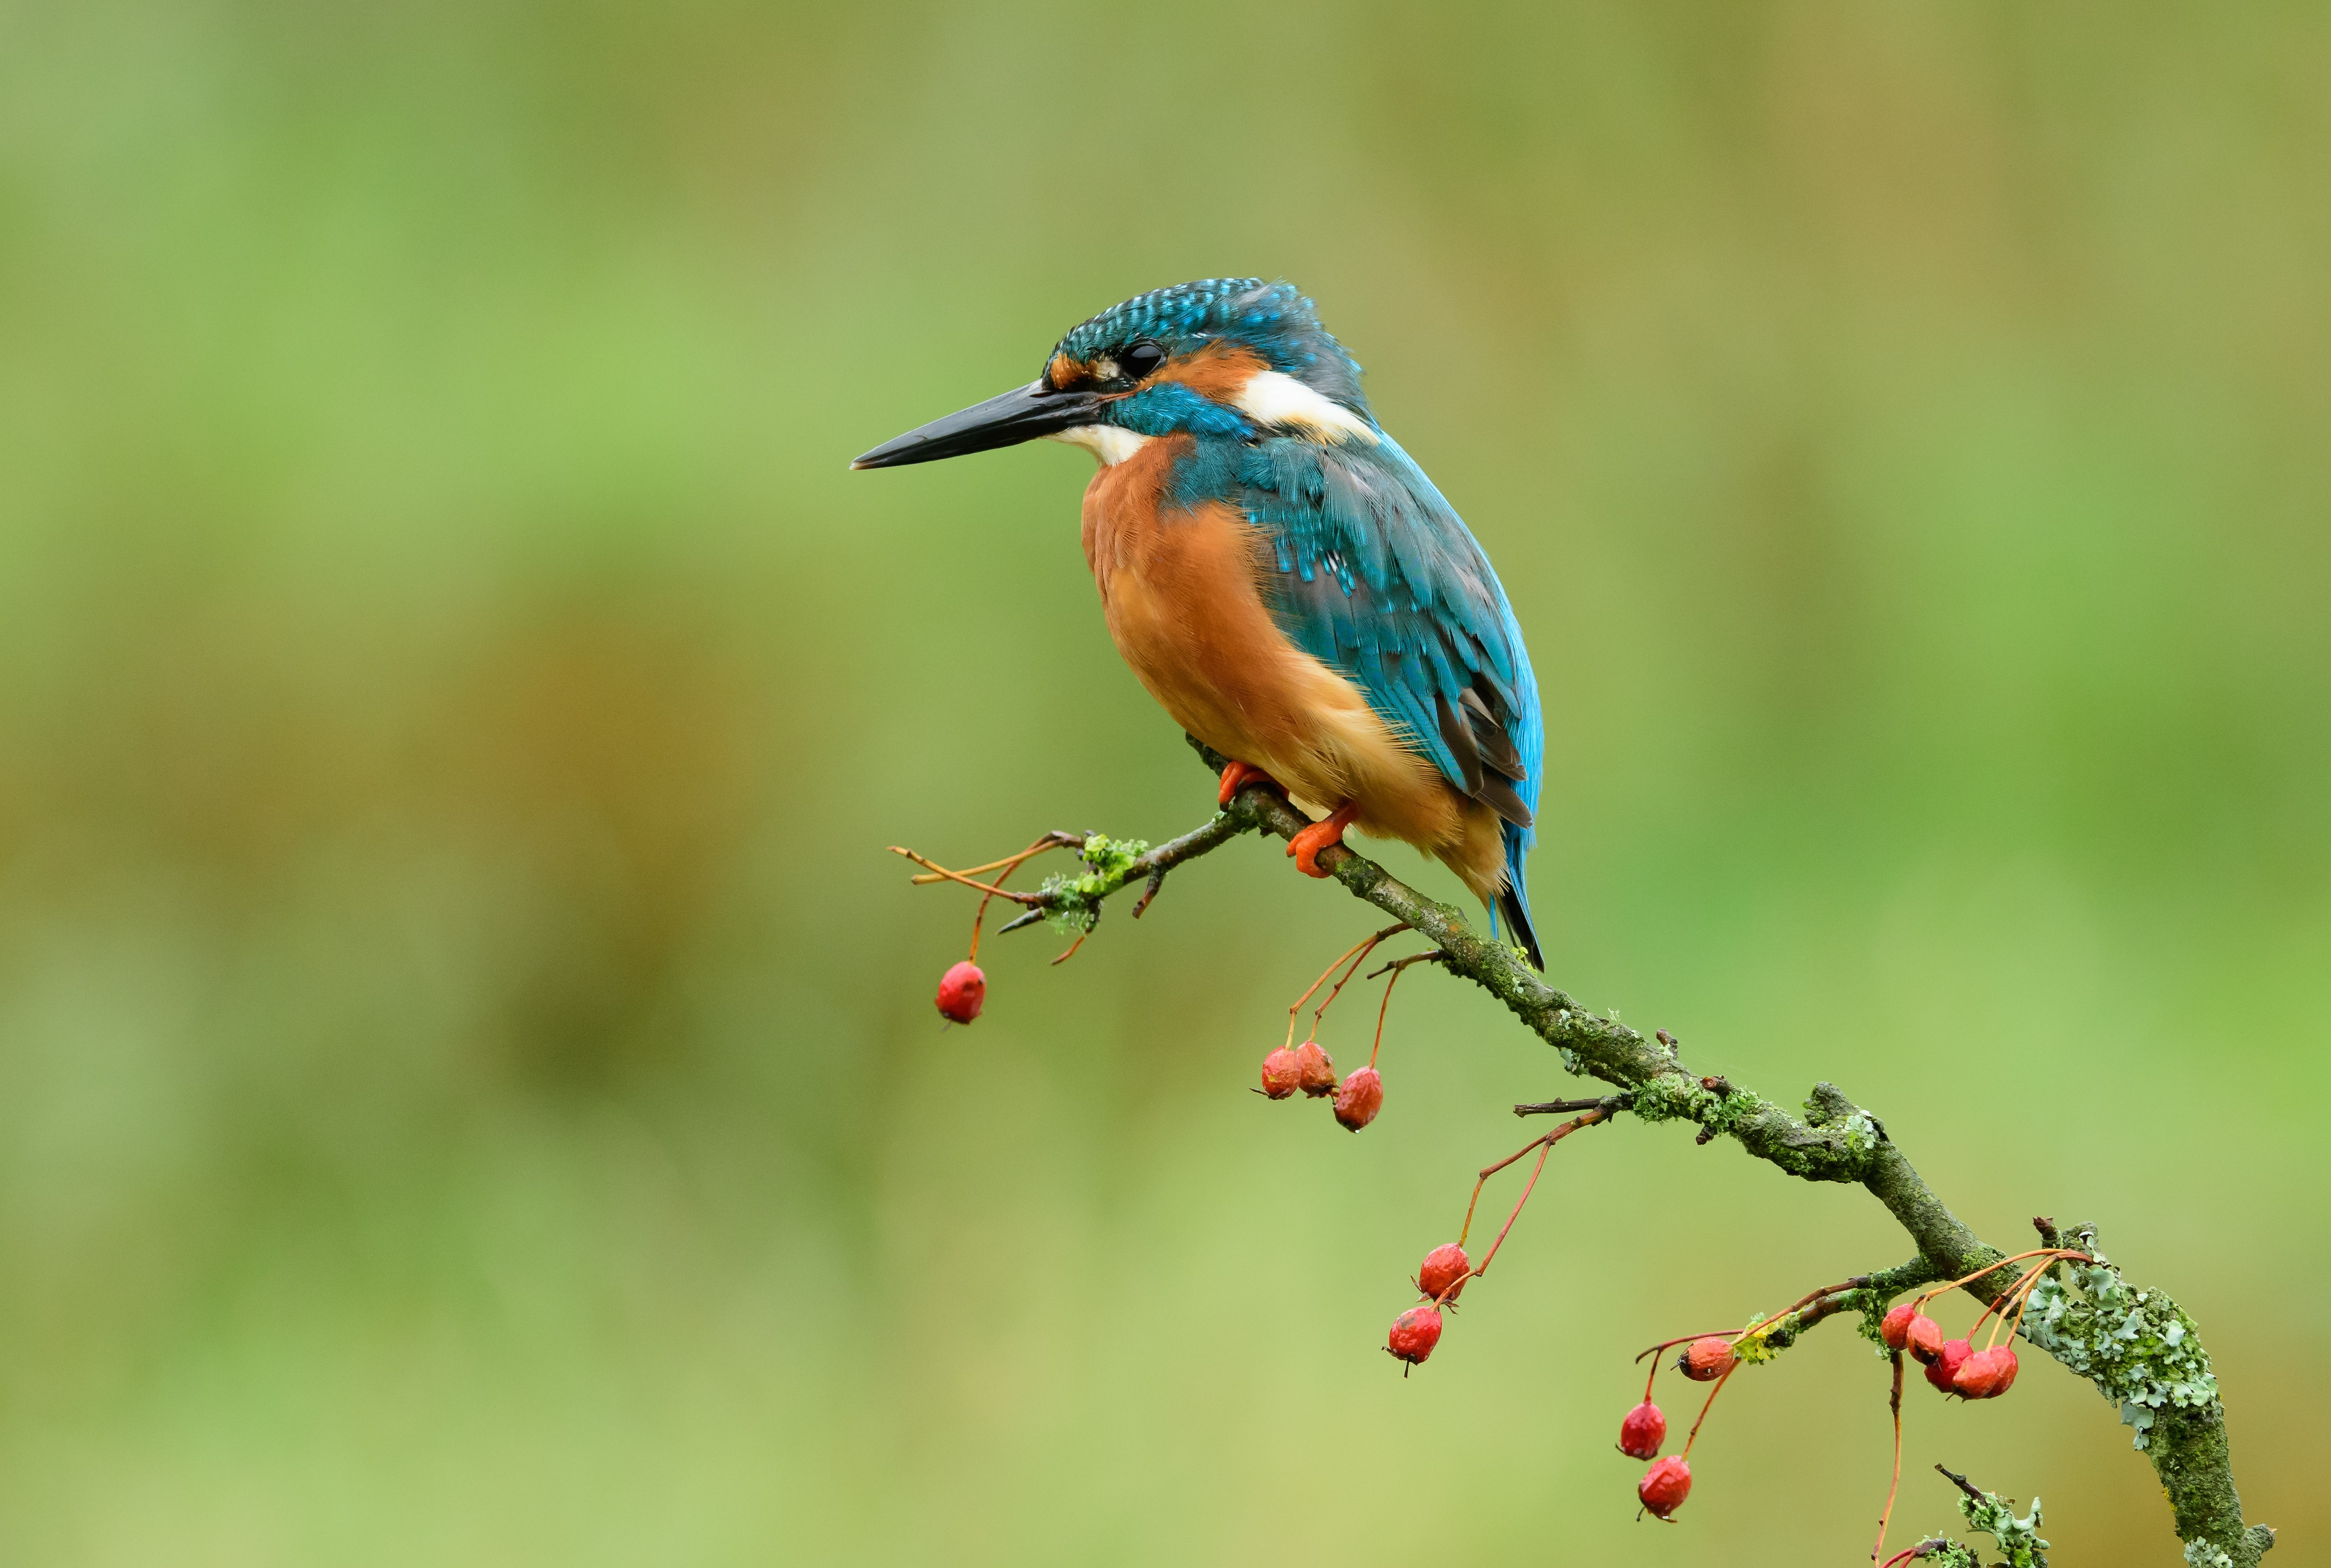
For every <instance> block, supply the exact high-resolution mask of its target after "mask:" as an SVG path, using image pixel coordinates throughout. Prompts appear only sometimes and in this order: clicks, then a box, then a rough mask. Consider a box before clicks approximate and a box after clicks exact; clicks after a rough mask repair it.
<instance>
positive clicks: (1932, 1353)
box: [1902, 1312, 1943, 1365]
mask: <svg viewBox="0 0 2331 1568" xmlns="http://www.w3.org/2000/svg"><path fill="white" fill-rule="evenodd" d="M1902 1342H1903V1343H1902V1348H1903V1349H1905V1350H1907V1351H1908V1352H1909V1353H1910V1358H1911V1359H1912V1360H1913V1361H1919V1362H1925V1363H1927V1364H1929V1365H1932V1364H1933V1363H1934V1359H1935V1357H1936V1356H1938V1355H1940V1354H1943V1326H1942V1325H1941V1324H1939V1323H1936V1321H1935V1320H1934V1319H1933V1318H1931V1317H1929V1316H1927V1315H1926V1314H1925V1313H1923V1312H1921V1313H1918V1314H1917V1315H1916V1316H1913V1317H1912V1318H1911V1319H1910V1323H1909V1326H1908V1328H1906V1329H1905V1330H1904V1331H1903V1335H1902Z"/></svg>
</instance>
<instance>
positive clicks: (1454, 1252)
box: [1416, 1241, 1473, 1301]
mask: <svg viewBox="0 0 2331 1568" xmlns="http://www.w3.org/2000/svg"><path fill="white" fill-rule="evenodd" d="M1472 1271H1473V1260H1472V1259H1470V1258H1468V1257H1466V1256H1465V1249H1463V1248H1462V1247H1460V1246H1459V1245H1457V1243H1456V1242H1454V1241H1443V1242H1442V1243H1441V1245H1440V1246H1438V1247H1435V1248H1434V1249H1433V1250H1432V1251H1430V1252H1427V1253H1426V1254H1425V1255H1424V1261H1423V1262H1422V1263H1421V1264H1419V1265H1418V1266H1417V1269H1416V1288H1418V1289H1419V1290H1422V1291H1423V1292H1424V1294H1426V1295H1427V1296H1430V1297H1432V1299H1433V1300H1435V1301H1438V1300H1440V1299H1441V1297H1444V1296H1445V1297H1448V1298H1449V1299H1450V1300H1451V1301H1454V1300H1456V1299H1457V1297H1459V1296H1460V1295H1461V1294H1463V1292H1464V1289H1465V1278H1466V1276H1467V1275H1469V1274H1470V1273H1471V1272H1472Z"/></svg>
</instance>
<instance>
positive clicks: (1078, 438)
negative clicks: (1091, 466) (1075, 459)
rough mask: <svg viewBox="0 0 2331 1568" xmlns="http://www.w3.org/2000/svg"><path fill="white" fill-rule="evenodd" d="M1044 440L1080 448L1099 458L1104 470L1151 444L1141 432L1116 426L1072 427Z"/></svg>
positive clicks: (1087, 425)
mask: <svg viewBox="0 0 2331 1568" xmlns="http://www.w3.org/2000/svg"><path fill="white" fill-rule="evenodd" d="M1044 439H1045V440H1046V441H1064V442H1068V443H1069V444H1070V446H1080V447H1082V448H1084V449H1085V450H1086V451H1089V452H1090V453H1092V454H1093V456H1095V457H1097V458H1099V460H1100V466H1101V467H1103V468H1115V467H1116V466H1117V465H1118V463H1121V462H1123V461H1125V460H1126V459H1127V458H1129V457H1131V456H1132V455H1133V454H1134V453H1135V452H1137V451H1140V450H1141V449H1142V448H1143V447H1145V446H1147V445H1148V444H1149V438H1148V437H1147V436H1146V435H1143V434H1142V433H1141V432H1138V431H1132V430H1126V429H1124V428H1122V427H1120V426H1118V425H1114V424H1078V425H1071V426H1070V427H1069V428H1068V429H1067V430H1064V431H1061V432H1060V433H1059V434H1057V435H1048V436H1046V437H1045V438H1044Z"/></svg>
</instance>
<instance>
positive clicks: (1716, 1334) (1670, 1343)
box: [1635, 1328, 1732, 1361]
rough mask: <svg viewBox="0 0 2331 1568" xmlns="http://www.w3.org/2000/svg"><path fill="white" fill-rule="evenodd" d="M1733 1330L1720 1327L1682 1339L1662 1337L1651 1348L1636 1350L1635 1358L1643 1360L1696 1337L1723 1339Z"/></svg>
mask: <svg viewBox="0 0 2331 1568" xmlns="http://www.w3.org/2000/svg"><path fill="white" fill-rule="evenodd" d="M1731 1332H1732V1331H1731V1330H1730V1329H1728V1328H1718V1329H1713V1330H1710V1331H1709V1332H1708V1333H1706V1334H1687V1335H1684V1336H1683V1337H1682V1338H1680V1339H1662V1340H1660V1342H1659V1343H1658V1344H1657V1345H1652V1346H1651V1348H1650V1349H1649V1350H1643V1351H1638V1352H1636V1354H1635V1359H1636V1360H1637V1361H1641V1360H1642V1359H1643V1357H1645V1356H1647V1355H1657V1354H1659V1353H1660V1352H1661V1351H1663V1350H1673V1349H1674V1348H1675V1347H1676V1346H1677V1345H1689V1344H1690V1343H1691V1342H1692V1341H1693V1340H1695V1339H1722V1338H1723V1337H1724V1336H1725V1335H1727V1334H1729V1333H1731Z"/></svg>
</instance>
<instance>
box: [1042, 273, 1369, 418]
mask: <svg viewBox="0 0 2331 1568" xmlns="http://www.w3.org/2000/svg"><path fill="white" fill-rule="evenodd" d="M1138 337H1155V338H1156V339H1157V340H1158V341H1159V342H1160V343H1163V344H1164V345H1165V346H1166V348H1167V349H1168V350H1169V351H1170V352H1174V353H1177V354H1178V353H1186V352H1188V351H1189V350H1190V349H1192V348H1194V347H1197V346H1198V345H1199V344H1200V343H1201V342H1203V341H1204V340H1205V339H1207V338H1210V337H1227V338H1230V339H1232V340H1233V341H1235V342H1237V343H1240V344H1242V345H1244V346H1245V347H1249V348H1251V349H1253V350H1254V351H1255V352H1256V353H1257V354H1258V355H1260V356H1261V357H1262V359H1263V361H1264V362H1265V363H1266V364H1268V365H1269V366H1270V367H1271V368H1272V369H1273V370H1277V371H1280V372H1282V373H1284V374H1286V375H1291V376H1294V377H1295V378H1296V379H1297V380H1299V381H1302V382H1304V383H1306V384H1308V385H1310V386H1311V387H1312V388H1313V389H1314V390H1315V391H1317V392H1318V393H1319V394H1322V395H1323V396H1326V397H1330V398H1333V399H1334V400H1335V401H1337V403H1340V404H1344V405H1345V406H1346V407H1347V408H1350V409H1353V410H1355V411H1356V412H1358V413H1367V412H1368V405H1367V399H1366V398H1365V397H1364V396H1363V395H1361V393H1360V367H1359V366H1358V364H1357V363H1356V362H1355V361H1354V360H1353V358H1352V356H1350V355H1348V354H1346V353H1345V352H1344V347H1343V345H1342V344H1340V343H1338V342H1337V341H1336V339H1335V337H1333V336H1332V335H1330V334H1329V332H1328V331H1327V328H1325V327H1322V326H1320V325H1319V317H1318V313H1317V311H1316V310H1315V309H1313V308H1312V304H1311V301H1310V300H1308V299H1305V298H1304V297H1303V296H1302V294H1301V293H1300V292H1299V291H1298V290H1297V289H1296V287H1295V285H1294V284H1292V283H1288V282H1278V283H1269V282H1265V281H1264V280H1262V279H1261V278H1201V279H1199V280H1197V281H1196V282H1194V283H1177V284H1175V286H1174V287H1173V288H1171V289H1152V290H1150V291H1149V292H1148V293H1146V294H1137V295H1135V296H1134V297H1133V298H1132V299H1127V300H1126V301H1125V302H1124V303H1123V304H1121V305H1112V306H1110V307H1109V308H1108V309H1106V310H1104V311H1102V312H1101V313H1100V314H1099V315H1098V316H1095V317H1093V318H1091V319H1089V320H1087V321H1083V322H1080V323H1079V324H1078V325H1077V326H1075V327H1073V328H1070V330H1069V334H1068V336H1067V337H1063V338H1061V342H1060V346H1059V347H1057V348H1055V349H1054V350H1053V352H1054V353H1056V354H1065V355H1067V356H1069V357H1070V358H1071V359H1080V360H1082V359H1090V358H1092V357H1094V356H1096V355H1099V354H1102V353H1110V352H1115V351H1118V350H1121V349H1123V348H1124V347H1126V345H1127V344H1129V343H1131V342H1132V341H1133V340H1134V339H1136V338H1138Z"/></svg>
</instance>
